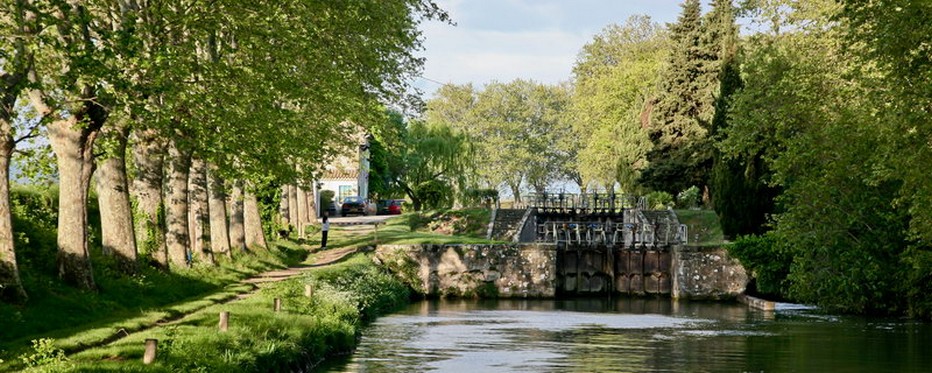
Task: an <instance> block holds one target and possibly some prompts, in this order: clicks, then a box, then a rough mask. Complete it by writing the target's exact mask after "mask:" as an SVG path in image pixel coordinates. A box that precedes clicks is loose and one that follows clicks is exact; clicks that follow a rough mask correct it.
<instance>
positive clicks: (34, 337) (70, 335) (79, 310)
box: [0, 241, 308, 371]
mask: <svg viewBox="0 0 932 373" xmlns="http://www.w3.org/2000/svg"><path fill="white" fill-rule="evenodd" d="M307 257H308V250H307V249H306V248H302V247H301V246H300V245H299V244H297V243H295V242H292V241H278V242H273V243H272V244H271V248H270V249H269V250H256V251H254V252H252V253H250V254H248V255H238V256H236V257H235V258H234V259H233V260H229V259H226V258H218V261H219V263H218V264H217V265H216V266H195V267H194V268H190V269H180V270H176V271H173V272H170V273H169V272H163V271H159V270H157V269H154V268H151V267H146V266H141V268H140V272H139V273H137V274H136V275H134V276H125V275H122V274H121V273H119V272H118V271H115V270H109V268H110V267H109V266H108V264H109V263H107V262H106V261H105V260H104V259H106V258H99V257H98V258H96V259H100V260H98V261H97V262H95V267H96V268H98V269H99V272H100V273H99V275H98V276H97V281H98V286H99V290H98V291H97V292H86V291H80V290H78V289H75V288H72V287H68V286H65V285H63V284H61V283H60V282H58V281H56V280H57V278H55V277H54V275H52V274H46V273H44V272H40V271H35V272H31V273H30V279H29V281H30V282H35V283H36V284H34V285H31V287H30V290H31V294H33V297H32V298H31V300H30V301H29V302H28V303H26V304H25V305H10V304H5V303H0V320H3V327H2V328H0V371H7V370H18V369H21V365H20V364H21V363H22V357H24V356H29V354H31V353H34V351H33V350H34V348H33V347H32V344H33V343H34V342H33V341H41V340H54V341H55V342H54V344H48V346H47V348H48V349H54V350H60V351H63V352H64V353H74V352H77V351H80V350H82V349H85V348H87V347H88V346H96V345H100V344H103V343H106V342H108V341H112V340H116V339H118V338H120V337H123V336H125V335H127V334H130V333H133V332H135V331H138V330H142V329H145V328H148V327H151V326H152V325H154V324H157V323H160V322H166V321H171V320H175V319H178V318H179V317H181V316H183V315H186V314H189V313H191V312H193V311H196V310H199V309H203V308H205V307H208V306H210V305H212V304H217V303H223V302H227V301H229V300H231V299H234V298H236V297H237V296H239V295H241V294H245V293H248V292H250V291H253V290H255V289H256V287H255V286H253V285H251V284H243V283H240V281H241V280H242V279H245V278H248V277H251V276H254V275H257V274H260V273H263V272H266V271H270V270H275V269H281V268H287V267H290V266H293V265H296V264H298V263H301V262H303V261H304V260H306V259H307ZM40 285H41V286H40Z"/></svg>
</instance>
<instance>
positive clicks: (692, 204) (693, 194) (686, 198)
mask: <svg viewBox="0 0 932 373" xmlns="http://www.w3.org/2000/svg"><path fill="white" fill-rule="evenodd" d="M698 206H699V188H698V187H696V186H695V185H693V186H691V187H689V188H688V189H686V190H684V191H682V192H680V193H679V194H677V195H676V207H678V208H681V209H691V208H696V207H698Z"/></svg>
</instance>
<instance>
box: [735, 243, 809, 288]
mask: <svg viewBox="0 0 932 373" xmlns="http://www.w3.org/2000/svg"><path fill="white" fill-rule="evenodd" d="M728 254H729V255H731V256H732V257H733V258H737V259H738V260H739V261H741V264H742V265H743V266H744V267H745V268H747V269H748V270H749V271H750V273H751V275H752V276H753V277H754V281H753V282H754V285H755V289H756V291H757V293H758V294H760V295H763V296H766V297H768V298H770V299H774V298H776V299H785V298H787V294H788V290H789V285H790V283H789V281H787V277H788V276H789V273H790V265H791V264H792V263H793V254H792V253H791V252H789V251H787V249H786V248H785V247H783V246H781V245H780V244H779V241H777V239H776V238H775V237H774V236H773V235H763V236H741V237H739V238H738V239H737V240H736V241H735V242H734V243H733V244H731V245H729V246H728Z"/></svg>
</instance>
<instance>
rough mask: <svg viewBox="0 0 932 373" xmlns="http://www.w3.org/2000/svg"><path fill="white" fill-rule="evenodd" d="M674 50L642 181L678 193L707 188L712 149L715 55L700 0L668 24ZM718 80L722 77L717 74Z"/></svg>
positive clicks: (687, 5)
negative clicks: (706, 34) (712, 65)
mask: <svg viewBox="0 0 932 373" xmlns="http://www.w3.org/2000/svg"><path fill="white" fill-rule="evenodd" d="M669 28H670V40H671V49H670V55H669V59H668V63H667V68H666V72H665V74H664V75H663V78H662V80H661V84H660V94H659V97H658V101H657V105H656V108H655V110H654V112H653V119H652V123H651V126H650V139H651V141H652V142H653V144H654V148H653V150H652V151H651V152H650V153H649V154H648V157H647V158H648V161H649V162H650V164H649V165H648V167H647V169H645V170H644V172H643V173H642V174H641V182H642V183H643V184H644V185H645V186H647V187H649V188H651V189H654V190H662V191H666V192H670V193H674V194H675V193H677V192H679V191H681V190H684V189H686V188H688V187H690V186H692V185H705V177H706V171H707V170H708V168H709V166H710V165H711V153H710V152H709V150H710V148H709V146H708V141H707V140H708V133H709V126H710V122H711V119H712V115H713V102H712V99H711V95H710V94H709V92H710V91H712V90H714V89H713V88H712V87H710V83H711V82H713V80H711V79H709V77H708V76H707V74H709V73H710V71H709V62H710V61H709V60H710V58H713V56H714V55H715V54H714V53H712V52H711V51H710V50H709V49H708V47H709V45H708V44H707V43H704V42H703V41H704V40H705V39H704V37H703V34H704V32H703V18H702V16H701V13H700V4H699V0H687V1H686V2H685V3H683V11H682V13H681V14H680V17H679V19H678V20H677V22H676V23H674V24H671V25H669ZM714 76H716V77H717V76H718V74H714Z"/></svg>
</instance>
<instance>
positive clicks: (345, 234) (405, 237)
mask: <svg viewBox="0 0 932 373" xmlns="http://www.w3.org/2000/svg"><path fill="white" fill-rule="evenodd" d="M415 214H416V213H408V214H404V215H401V216H398V217H394V218H391V219H388V220H386V221H385V222H384V223H382V224H379V225H378V227H377V229H375V230H373V229H371V226H355V225H350V226H337V225H332V226H331V229H330V233H329V237H328V242H327V246H328V247H364V246H371V245H375V244H376V243H378V244H379V245H400V244H427V243H430V244H488V243H499V241H490V240H487V239H485V238H483V237H477V236H476V235H449V234H441V233H434V232H431V231H429V230H426V229H422V228H423V226H422V225H421V224H420V223H419V222H418V221H419V220H420V219H421V215H415ZM486 219H488V218H486ZM486 224H488V220H486ZM412 225H413V226H414V229H412ZM419 228H421V229H419ZM483 235H484V233H483ZM315 240H316V241H315ZM309 242H310V243H311V244H312V245H313V244H315V243H319V242H320V233H317V234H316V235H314V236H313V237H312V238H310V240H309Z"/></svg>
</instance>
